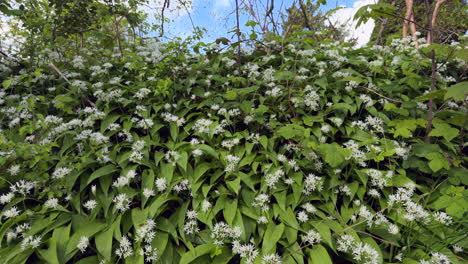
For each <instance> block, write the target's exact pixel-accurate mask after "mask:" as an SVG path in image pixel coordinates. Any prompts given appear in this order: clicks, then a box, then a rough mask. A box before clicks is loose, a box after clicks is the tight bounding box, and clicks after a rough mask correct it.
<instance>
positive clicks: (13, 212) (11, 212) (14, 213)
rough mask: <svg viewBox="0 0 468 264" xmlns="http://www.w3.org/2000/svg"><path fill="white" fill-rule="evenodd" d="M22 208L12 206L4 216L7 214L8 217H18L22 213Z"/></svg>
mask: <svg viewBox="0 0 468 264" xmlns="http://www.w3.org/2000/svg"><path fill="white" fill-rule="evenodd" d="M20 212H21V211H20V210H18V209H17V208H16V206H13V207H11V208H10V209H8V210H6V211H5V212H3V216H5V217H6V218H13V217H16V216H18V215H19V214H20Z"/></svg>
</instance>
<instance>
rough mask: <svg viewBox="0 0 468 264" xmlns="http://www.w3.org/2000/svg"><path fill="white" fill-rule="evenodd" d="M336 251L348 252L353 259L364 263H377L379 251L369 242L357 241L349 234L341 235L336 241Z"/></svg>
mask: <svg viewBox="0 0 468 264" xmlns="http://www.w3.org/2000/svg"><path fill="white" fill-rule="evenodd" d="M337 245H338V247H337V249H338V251H341V252H345V253H349V254H351V255H352V257H353V259H354V260H355V261H359V263H364V264H375V263H379V253H378V252H377V250H375V248H373V247H372V246H371V245H370V244H367V243H363V242H357V241H356V239H355V238H354V237H353V236H351V235H343V236H341V237H340V238H339V239H338V241H337Z"/></svg>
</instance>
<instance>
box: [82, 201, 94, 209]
mask: <svg viewBox="0 0 468 264" xmlns="http://www.w3.org/2000/svg"><path fill="white" fill-rule="evenodd" d="M96 206H97V202H96V200H88V201H86V202H85V203H84V204H83V207H84V208H86V209H87V210H88V211H92V210H94V208H96Z"/></svg>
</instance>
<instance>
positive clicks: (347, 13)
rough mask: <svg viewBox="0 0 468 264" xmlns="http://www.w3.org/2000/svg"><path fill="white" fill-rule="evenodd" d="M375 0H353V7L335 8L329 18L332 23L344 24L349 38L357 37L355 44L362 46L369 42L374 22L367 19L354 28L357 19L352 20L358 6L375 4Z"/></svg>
mask: <svg viewBox="0 0 468 264" xmlns="http://www.w3.org/2000/svg"><path fill="white" fill-rule="evenodd" d="M376 2H377V0H361V1H356V2H354V5H353V7H348V8H342V9H340V10H337V11H336V12H335V13H333V14H332V16H331V18H330V20H331V21H332V23H334V24H340V25H344V26H345V29H346V31H347V32H349V37H350V38H356V39H357V46H358V47H362V46H364V45H366V43H367V42H369V40H370V37H371V34H372V30H374V26H375V22H374V20H373V19H369V21H367V23H365V24H361V25H360V26H359V27H358V28H356V24H357V21H354V20H353V18H354V15H355V14H356V12H357V11H358V10H359V8H361V7H363V6H365V5H370V4H375V3H376Z"/></svg>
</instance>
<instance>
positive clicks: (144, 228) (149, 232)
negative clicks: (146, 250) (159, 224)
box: [135, 219, 156, 244]
mask: <svg viewBox="0 0 468 264" xmlns="http://www.w3.org/2000/svg"><path fill="white" fill-rule="evenodd" d="M155 228H156V222H154V220H153V219H148V220H146V222H145V224H143V225H141V226H139V227H138V228H137V229H136V236H135V242H141V241H144V242H145V243H148V244H150V243H151V242H152V241H153V239H154V237H155V236H156V231H155Z"/></svg>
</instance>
